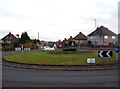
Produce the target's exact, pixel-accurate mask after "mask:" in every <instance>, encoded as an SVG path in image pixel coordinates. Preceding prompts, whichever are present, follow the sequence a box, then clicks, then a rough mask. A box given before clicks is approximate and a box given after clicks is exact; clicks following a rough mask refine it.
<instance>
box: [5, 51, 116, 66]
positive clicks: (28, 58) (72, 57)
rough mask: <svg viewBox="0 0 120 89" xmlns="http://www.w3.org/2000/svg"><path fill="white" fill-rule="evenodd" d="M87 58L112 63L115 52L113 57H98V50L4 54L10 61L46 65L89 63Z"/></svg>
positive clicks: (99, 62) (101, 62) (96, 62)
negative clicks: (67, 52)
mask: <svg viewBox="0 0 120 89" xmlns="http://www.w3.org/2000/svg"><path fill="white" fill-rule="evenodd" d="M87 58H95V59H96V60H95V63H94V64H106V62H107V64H114V63H115V53H113V57H106V58H99V57H98V51H81V52H80V53H73V54H52V53H49V52H24V53H20V54H13V55H9V56H5V60H7V61H12V62H20V63H28V64H46V65H89V64H87Z"/></svg>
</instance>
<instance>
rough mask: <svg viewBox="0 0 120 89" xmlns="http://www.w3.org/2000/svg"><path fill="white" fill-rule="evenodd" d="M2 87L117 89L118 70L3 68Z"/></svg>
mask: <svg viewBox="0 0 120 89" xmlns="http://www.w3.org/2000/svg"><path fill="white" fill-rule="evenodd" d="M2 80H3V81H2V87H117V86H118V69H114V70H99V71H98V70H94V71H52V70H47V71H46V70H32V69H19V68H12V67H7V66H3V67H2Z"/></svg>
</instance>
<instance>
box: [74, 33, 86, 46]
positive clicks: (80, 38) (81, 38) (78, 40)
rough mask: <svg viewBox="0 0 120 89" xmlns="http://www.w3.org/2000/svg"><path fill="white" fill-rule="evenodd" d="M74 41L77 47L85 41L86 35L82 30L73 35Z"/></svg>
mask: <svg viewBox="0 0 120 89" xmlns="http://www.w3.org/2000/svg"><path fill="white" fill-rule="evenodd" d="M74 41H75V43H76V45H77V47H79V46H81V45H82V44H85V43H86V42H87V36H85V35H84V34H83V33H82V32H79V34H78V35H76V36H75V37H74Z"/></svg>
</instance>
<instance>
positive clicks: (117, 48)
mask: <svg viewBox="0 0 120 89" xmlns="http://www.w3.org/2000/svg"><path fill="white" fill-rule="evenodd" d="M115 52H116V63H118V53H119V52H120V46H116V47H115Z"/></svg>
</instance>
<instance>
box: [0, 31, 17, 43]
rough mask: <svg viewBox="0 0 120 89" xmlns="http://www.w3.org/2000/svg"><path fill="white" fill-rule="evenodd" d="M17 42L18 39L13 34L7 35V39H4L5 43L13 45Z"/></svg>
mask: <svg viewBox="0 0 120 89" xmlns="http://www.w3.org/2000/svg"><path fill="white" fill-rule="evenodd" d="M16 40H17V38H16V37H15V36H14V35H13V34H11V32H9V34H7V35H6V36H5V37H3V38H2V41H3V43H9V44H10V43H12V42H15V41H16Z"/></svg>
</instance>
